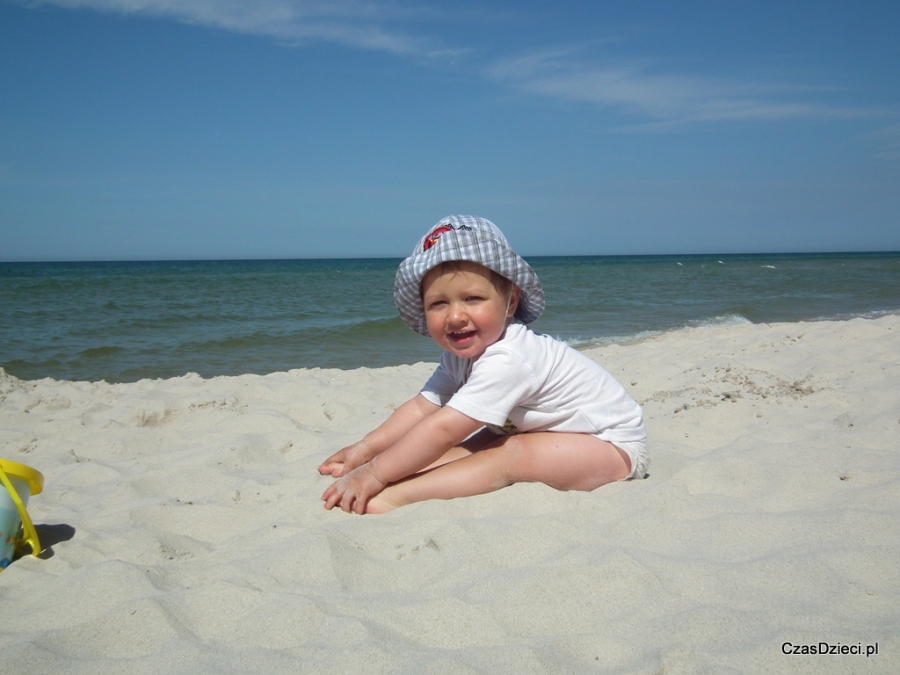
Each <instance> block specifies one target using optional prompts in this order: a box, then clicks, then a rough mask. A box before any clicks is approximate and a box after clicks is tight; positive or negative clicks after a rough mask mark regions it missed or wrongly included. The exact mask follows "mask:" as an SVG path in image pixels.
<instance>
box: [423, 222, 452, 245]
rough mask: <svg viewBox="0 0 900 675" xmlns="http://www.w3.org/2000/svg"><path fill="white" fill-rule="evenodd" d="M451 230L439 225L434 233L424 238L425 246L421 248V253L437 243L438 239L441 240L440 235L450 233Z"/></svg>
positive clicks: (447, 226) (448, 226) (448, 227)
mask: <svg viewBox="0 0 900 675" xmlns="http://www.w3.org/2000/svg"><path fill="white" fill-rule="evenodd" d="M452 230H453V228H452V227H451V226H450V225H441V226H440V227H439V228H437V229H435V230H434V232H432V233H431V234H429V235H428V236H427V237H425V244H424V245H423V246H422V250H423V251H427V250H428V249H430V248H431V247H432V246H434V245H435V244H436V243H438V239H440V238H441V235H442V234H444V232H450V231H452Z"/></svg>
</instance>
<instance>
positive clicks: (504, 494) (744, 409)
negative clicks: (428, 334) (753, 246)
mask: <svg viewBox="0 0 900 675" xmlns="http://www.w3.org/2000/svg"><path fill="white" fill-rule="evenodd" d="M589 354H590V355H591V356H592V357H593V358H596V359H597V360H598V361H599V362H600V363H602V364H603V365H604V366H605V367H606V368H607V369H609V370H610V371H611V372H613V374H615V375H616V376H617V377H618V378H619V379H620V381H621V382H622V383H623V384H624V385H625V386H626V387H627V388H629V390H630V391H631V392H632V393H633V395H634V397H635V398H636V399H638V400H639V401H640V402H641V403H642V404H643V405H644V410H645V417H646V422H647V426H648V429H649V433H650V439H651V455H652V465H651V467H650V476H649V478H648V479H646V480H643V481H631V482H625V483H617V484H614V485H609V486H606V487H603V488H600V489H599V490H597V491H595V492H593V493H562V492H557V491H554V490H552V489H550V488H548V487H545V486H542V485H515V486H512V487H510V488H507V489H505V490H501V491H499V492H497V493H494V494H491V495H485V496H481V497H473V498H469V499H458V500H452V501H446V502H445V501H431V502H426V503H423V504H416V505H412V506H409V507H405V508H402V509H399V510H397V511H394V512H393V513H390V514H387V515H384V516H354V515H348V514H345V513H343V512H340V511H331V512H329V511H325V510H324V509H323V508H322V503H321V501H320V495H321V494H322V492H323V491H324V490H325V488H326V487H327V486H328V485H329V483H330V479H329V478H327V477H323V476H320V475H319V474H318V473H317V472H316V467H317V466H318V465H319V463H320V462H321V461H322V460H323V459H324V458H325V457H326V456H328V455H329V454H331V453H332V452H334V451H335V450H337V449H339V448H340V447H342V446H343V445H345V444H348V443H350V442H352V441H354V440H357V439H358V438H359V437H361V436H362V435H363V434H364V433H365V432H366V431H368V430H369V429H370V428H371V427H373V426H374V425H376V424H377V423H378V422H380V421H381V420H382V419H384V418H385V417H386V416H387V415H388V414H389V413H390V411H391V410H392V409H393V408H394V407H396V406H397V405H399V404H400V403H402V402H403V401H405V400H406V399H407V398H409V397H411V396H412V395H414V394H415V393H416V392H417V391H418V387H419V386H420V385H421V384H422V383H423V382H424V380H425V379H426V377H427V376H428V374H429V373H430V372H431V370H432V366H431V365H428V364H417V365H414V366H404V367H397V368H387V369H377V370H366V369H362V370H355V371H339V370H295V371H291V372H288V373H276V374H272V375H267V376H264V377H263V376H249V375H248V376H242V377H222V378H213V379H202V378H201V377H199V376H197V375H187V376H185V377H180V378H175V379H169V380H144V381H141V382H137V383H133V384H107V383H103V382H101V383H87V382H58V381H53V380H40V381H21V380H18V379H16V378H14V377H11V376H9V375H6V374H5V373H3V374H0V457H3V458H6V459H10V460H13V461H17V462H20V463H24V464H28V465H30V466H33V467H35V468H37V469H39V470H40V471H41V472H43V474H44V476H45V479H46V484H45V490H44V492H43V493H42V494H40V495H36V496H34V497H32V499H31V504H30V507H29V511H30V513H31V516H32V518H33V520H34V522H35V524H37V525H38V530H39V533H40V534H41V535H42V537H43V539H44V542H45V544H46V551H45V552H44V554H43V557H42V558H40V559H39V558H34V557H31V556H26V557H23V558H20V559H19V560H17V561H15V562H13V563H12V564H11V565H10V566H9V568H7V569H6V570H5V571H4V572H3V573H2V574H0V669H2V671H3V672H8V673H24V672H34V673H38V672H40V673H51V672H54V673H55V672H66V673H161V672H166V673H192V674H193V673H229V672H241V673H244V672H291V673H296V672H304V673H347V672H362V673H378V672H385V673H424V672H428V673H453V674H454V675H457V674H459V673H507V672H509V673H512V672H515V673H544V672H546V673H563V672H565V673H588V672H589V673H595V672H596V673H629V672H634V673H704V672H706V673H761V672H778V673H822V672H826V673H832V672H833V673H838V672H848V673H894V672H897V669H898V668H900V665H898V663H900V452H898V447H900V443H898V438H900V317H897V316H887V317H883V318H879V319H875V320H864V319H856V320H853V321H846V322H818V323H794V324H773V325H743V326H731V327H717V328H706V329H693V330H687V331H680V332H675V333H669V334H665V335H661V336H659V337H656V338H653V339H649V340H646V341H643V342H640V343H637V344H631V345H624V346H620V345H614V346H609V347H605V348H602V349H596V350H593V351H591V352H589ZM785 643H788V644H789V646H787V647H786V646H785ZM819 643H827V644H828V645H838V644H840V645H842V646H844V647H845V648H846V649H848V650H856V649H857V648H859V649H860V650H861V651H862V652H863V654H861V655H856V654H844V655H841V654H835V655H808V654H807V655H803V654H785V653H784V651H785V650H786V649H787V650H788V651H792V650H793V645H797V646H798V647H799V648H800V649H801V651H802V649H803V647H804V646H808V645H815V646H817V647H818V646H819ZM875 645H877V650H878V653H877V654H872V655H870V656H868V657H867V656H866V655H865V651H866V650H867V648H868V649H871V648H872V647H873V646H875Z"/></svg>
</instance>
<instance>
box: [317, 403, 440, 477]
mask: <svg viewBox="0 0 900 675" xmlns="http://www.w3.org/2000/svg"><path fill="white" fill-rule="evenodd" d="M440 409H441V408H440V406H437V405H435V404H434V403H431V402H430V401H428V399H426V398H425V397H424V396H422V395H421V394H418V395H416V396H415V397H414V398H412V399H410V400H409V401H407V402H406V403H404V404H403V405H401V406H400V407H399V408H397V409H396V410H395V411H394V412H393V413H392V414H391V416H390V417H388V418H387V419H386V420H385V421H384V422H383V423H382V424H381V425H380V426H379V427H378V428H376V429H373V430H372V431H370V432H369V433H368V434H366V436H365V438H363V439H362V440H361V441H359V442H357V443H354V444H353V445H348V446H347V447H346V448H343V449H341V450H339V451H337V452H336V453H334V454H333V455H332V456H331V457H329V458H328V459H326V460H325V461H324V462H323V463H322V466H320V467H319V473H320V474H322V475H323V476H327V475H330V476H334V477H335V478H340V477H341V476H344V475H346V474H348V473H350V472H351V471H353V469H355V468H356V467H358V466H362V465H363V464H365V463H366V462H368V461H371V460H372V459H373V458H374V457H375V456H376V455H378V454H380V453H382V452H384V451H385V450H387V449H388V448H389V447H391V446H392V445H393V444H394V443H396V442H397V441H398V440H399V439H400V438H402V437H403V435H404V434H405V433H406V432H407V431H409V430H410V429H412V428H413V427H414V426H415V425H416V424H418V423H419V422H420V421H422V420H423V419H425V418H426V417H428V416H429V415H431V414H433V413H435V412H437V411H438V410H440Z"/></svg>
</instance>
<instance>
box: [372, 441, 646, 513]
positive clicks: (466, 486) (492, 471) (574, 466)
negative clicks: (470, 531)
mask: <svg viewBox="0 0 900 675" xmlns="http://www.w3.org/2000/svg"><path fill="white" fill-rule="evenodd" d="M454 450H456V449H454ZM452 452H453V451H451V453H452ZM449 454H450V453H448V455H445V456H444V457H448V456H449ZM455 456H459V455H455ZM444 457H442V458H441V460H444ZM441 460H439V461H441ZM630 471H631V462H630V460H629V459H628V455H626V454H625V453H624V452H622V451H621V450H619V449H618V448H617V447H616V446H614V445H613V444H612V443H609V442H607V441H601V440H600V439H599V438H595V437H594V436H589V435H587V434H573V433H560V432H536V433H529V434H516V435H514V436H500V437H498V438H497V439H495V440H494V441H493V442H491V443H489V444H488V445H487V446H485V448H484V449H483V450H479V451H477V452H474V453H472V454H465V455H462V456H459V458H458V459H455V460H452V461H448V462H447V463H444V464H440V465H437V466H436V467H435V468H433V469H431V470H428V471H423V472H421V473H418V474H416V475H415V476H412V477H410V478H408V479H406V480H404V481H400V482H398V483H395V484H393V485H389V486H388V487H386V488H385V489H384V490H383V491H381V492H380V493H379V494H377V495H376V496H375V497H373V498H372V499H371V500H370V501H369V504H368V507H367V512H368V513H384V512H386V511H390V510H391V509H394V508H396V507H398V506H402V505H404V504H411V503H413V502H420V501H424V500H426V499H452V498H454V497H468V496H472V495H479V494H485V493H487V492H493V491H494V490H499V489H500V488H502V487H506V486H507V485H511V484H512V483H520V482H530V483H538V482H539V483H546V484H547V485H549V486H551V487H554V488H556V489H557V490H585V491H586V490H593V489H594V488H598V487H600V486H601V485H605V484H606V483H611V482H613V481H617V480H621V479H623V478H625V477H626V476H628V474H629V473H630Z"/></svg>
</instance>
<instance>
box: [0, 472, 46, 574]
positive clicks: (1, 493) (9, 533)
mask: <svg viewBox="0 0 900 675" xmlns="http://www.w3.org/2000/svg"><path fill="white" fill-rule="evenodd" d="M0 482H2V483H3V488H4V489H3V490H0V572H2V571H3V570H4V569H6V566H7V565H9V564H10V563H11V562H12V560H13V556H14V555H15V554H16V549H17V548H18V547H19V546H20V545H21V544H28V545H29V546H31V555H33V556H37V555H39V554H40V552H41V542H40V541H38V536H37V532H35V530H34V525H32V523H31V518H29V517H28V511H26V510H25V507H26V506H28V498H29V497H30V496H31V495H36V494H38V493H40V491H41V490H43V489H44V476H43V475H42V474H41V472H40V471H37V470H35V469H32V468H31V467H30V466H25V465H24V464H19V463H17V462H11V461H9V460H8V459H0Z"/></svg>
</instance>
